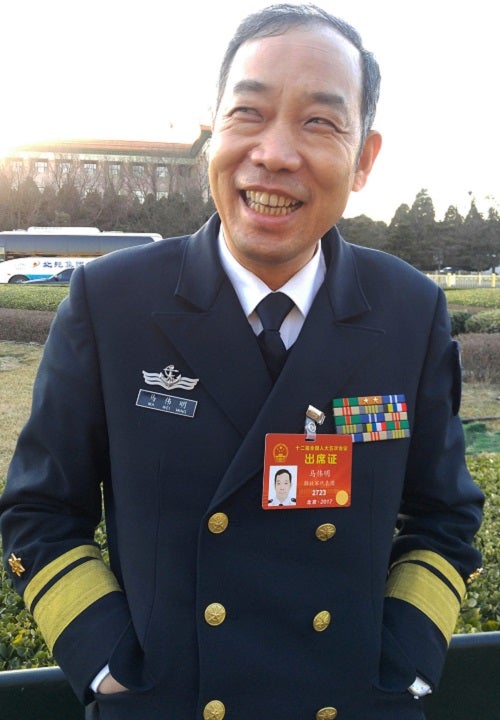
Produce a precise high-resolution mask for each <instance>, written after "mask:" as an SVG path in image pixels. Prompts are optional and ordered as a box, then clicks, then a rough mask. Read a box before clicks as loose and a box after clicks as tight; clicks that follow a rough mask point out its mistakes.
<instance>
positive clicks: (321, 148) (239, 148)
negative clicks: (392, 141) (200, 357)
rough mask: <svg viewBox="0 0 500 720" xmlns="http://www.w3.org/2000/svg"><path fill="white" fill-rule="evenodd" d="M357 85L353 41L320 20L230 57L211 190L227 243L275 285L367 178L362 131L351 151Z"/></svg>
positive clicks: (356, 127) (309, 251)
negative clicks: (311, 25) (360, 151)
mask: <svg viewBox="0 0 500 720" xmlns="http://www.w3.org/2000/svg"><path fill="white" fill-rule="evenodd" d="M361 87H362V70H361V61H360V58H359V53H358V51H357V49H356V48H355V47H354V46H352V45H351V44H350V43H349V42H348V41H347V40H346V39H345V38H343V37H342V36H341V35H339V34H338V33H337V32H335V31H334V30H333V29H331V28H329V27H326V26H322V25H321V26H315V27H313V28H301V29H294V30H290V31H288V32H286V33H285V34H284V35H279V36H277V37H269V38H262V39H255V40H251V41H249V42H247V43H244V44H243V45H242V46H241V47H240V48H239V50H238V52H237V53H236V55H235V57H234V60H233V63H232V66H231V69H230V71H229V75H228V79H227V84H226V88H225V91H224V94H223V97H222V101H221V104H220V107H219V109H218V112H217V115H216V118H215V123H214V128H213V136H212V141H211V151H210V165H209V177H210V184H211V190H212V194H213V197H214V200H215V204H216V206H217V209H218V211H219V213H220V216H221V218H222V225H223V229H224V234H225V238H226V243H227V245H228V248H229V250H230V251H231V253H232V254H233V255H234V256H235V257H236V259H237V260H238V261H239V262H240V263H241V264H242V265H244V266H245V267H247V268H248V269H249V270H251V271H252V272H254V273H255V274H256V275H258V276H259V277H261V279H262V280H264V282H266V283H267V284H268V285H269V286H270V287H272V288H273V289H275V288H276V287H280V286H281V285H282V284H283V283H284V282H286V281H287V280H288V279H289V278H290V277H291V276H292V275H294V274H295V273H296V272H297V271H298V270H299V269H300V268H301V267H303V266H304V265H305V264H306V263H307V262H308V261H309V260H310V258H311V257H312V255H313V252H314V249H315V247H316V243H317V241H318V239H319V238H320V237H321V236H322V235H323V234H324V233H325V232H326V231H327V230H328V229H329V228H330V227H332V226H333V225H334V224H335V223H336V222H337V221H338V220H339V218H340V217H341V216H342V213H343V211H344V208H345V206H346V203H347V199H348V197H349V194H350V192H351V190H359V189H360V188H361V187H362V186H363V185H364V183H365V181H366V177H367V175H368V173H369V171H370V169H371V165H372V162H373V160H374V159H375V156H376V152H377V151H378V144H377V141H376V142H375V146H376V148H375V152H372V150H373V148H371V146H372V145H373V138H371V136H369V138H368V142H367V144H368V145H369V146H370V148H371V149H370V151H369V152H368V155H369V157H367V151H366V150H364V151H363V152H362V153H361V159H359V158H358V153H359V149H360V138H361V114H360V103H361ZM374 135H376V138H377V139H378V135H377V134H374ZM366 147H367V145H366V144H365V148H366ZM358 159H359V167H358Z"/></svg>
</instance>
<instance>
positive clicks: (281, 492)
mask: <svg viewBox="0 0 500 720" xmlns="http://www.w3.org/2000/svg"><path fill="white" fill-rule="evenodd" d="M351 478H352V438H351V436H350V435H342V436H339V435H318V436H317V438H316V440H314V441H312V442H311V441H308V440H306V439H305V436H304V434H297V435H293V434H280V433H270V434H269V435H266V444H265V454H264V480H263V490H262V507H263V508H264V510H293V509H299V508H305V509H307V510H312V509H317V508H323V509H324V508H327V507H336V508H341V507H349V505H350V504H351Z"/></svg>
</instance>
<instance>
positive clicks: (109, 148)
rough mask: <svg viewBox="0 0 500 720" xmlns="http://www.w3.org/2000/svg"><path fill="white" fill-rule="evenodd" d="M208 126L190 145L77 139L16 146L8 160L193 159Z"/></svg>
mask: <svg viewBox="0 0 500 720" xmlns="http://www.w3.org/2000/svg"><path fill="white" fill-rule="evenodd" d="M211 134H212V133H211V129H210V127H209V126H208V125H201V126H200V134H199V135H198V137H197V138H196V140H195V141H194V142H193V143H169V142H155V141H148V140H98V139H83V138H77V139H72V140H60V141H53V142H42V143H34V144H29V145H20V146H18V147H16V148H15V149H14V150H13V151H12V152H11V153H10V156H11V157H15V156H16V154H21V153H23V154H24V153H33V154H36V155H42V154H43V153H51V154H52V153H54V154H60V155H88V154H92V155H133V156H140V155H144V156H158V157H165V156H170V157H191V158H192V157H196V156H197V155H198V154H199V153H200V151H201V150H202V149H203V147H204V145H205V143H206V142H207V141H208V139H209V138H210V136H211Z"/></svg>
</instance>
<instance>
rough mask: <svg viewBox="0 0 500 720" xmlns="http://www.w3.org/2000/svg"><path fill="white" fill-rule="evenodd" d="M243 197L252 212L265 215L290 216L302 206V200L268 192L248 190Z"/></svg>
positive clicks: (243, 193)
mask: <svg viewBox="0 0 500 720" xmlns="http://www.w3.org/2000/svg"><path fill="white" fill-rule="evenodd" d="M241 195H242V198H243V200H244V202H245V203H246V204H247V205H248V207H249V208H250V209H251V210H253V211H254V212H258V213H262V214H263V215H290V214H291V213H293V212H294V211H295V210H297V209H298V208H299V207H300V206H301V205H302V202H301V201H300V200H293V199H292V198H290V197H287V196H286V195H278V194H276V193H269V192H266V191H264V192H259V191H257V190H246V191H243V192H242V194H241Z"/></svg>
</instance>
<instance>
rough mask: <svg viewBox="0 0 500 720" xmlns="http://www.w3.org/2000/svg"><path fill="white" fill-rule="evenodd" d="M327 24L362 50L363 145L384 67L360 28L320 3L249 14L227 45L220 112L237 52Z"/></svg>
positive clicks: (219, 95) (219, 90)
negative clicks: (365, 44)
mask: <svg viewBox="0 0 500 720" xmlns="http://www.w3.org/2000/svg"><path fill="white" fill-rule="evenodd" d="M317 24H323V25H328V26H330V27H332V28H333V29H334V30H336V31H337V32H338V33H340V34H341V35H343V36H344V37H345V38H346V39H347V40H348V41H349V42H350V43H351V44H352V45H354V47H355V48H357V50H358V51H359V54H360V57H361V64H362V70H363V87H362V100H361V147H363V145H364V141H365V140H366V136H367V135H368V132H369V131H370V130H371V128H372V125H373V122H374V120H375V112H376V109H377V102H378V98H379V93H380V69H379V66H378V63H377V61H376V59H375V57H374V56H373V54H372V53H370V52H368V51H367V50H365V48H364V47H363V42H362V40H361V36H360V34H359V33H358V31H357V30H356V29H355V28H353V27H352V25H349V24H348V23H346V22H345V21H344V20H341V19H340V18H337V17H335V16H334V15H330V13H328V12H326V10H323V9H322V8H320V7H318V6H316V5H291V4H289V3H281V4H278V5H270V6H269V7H267V8H264V9H262V10H259V11H257V12H255V13H252V14H251V15H248V17H246V18H245V19H244V20H242V22H241V23H240V25H239V26H238V28H237V29H236V32H235V34H234V35H233V38H232V39H231V40H230V42H229V45H228V46H227V49H226V52H225V55H224V57H223V59H222V63H221V66H220V71H219V79H218V83H217V102H216V111H217V110H218V109H219V106H220V103H221V100H222V96H223V94H224V91H225V89H226V83H227V78H228V76H229V71H230V69H231V65H232V62H233V59H234V56H235V55H236V53H237V51H238V50H239V48H240V47H241V45H243V44H244V43H246V42H248V41H249V40H254V39H257V38H266V37H272V36H276V35H282V34H284V33H285V32H286V31H287V30H290V29H291V28H296V27H300V26H311V25H317Z"/></svg>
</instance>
